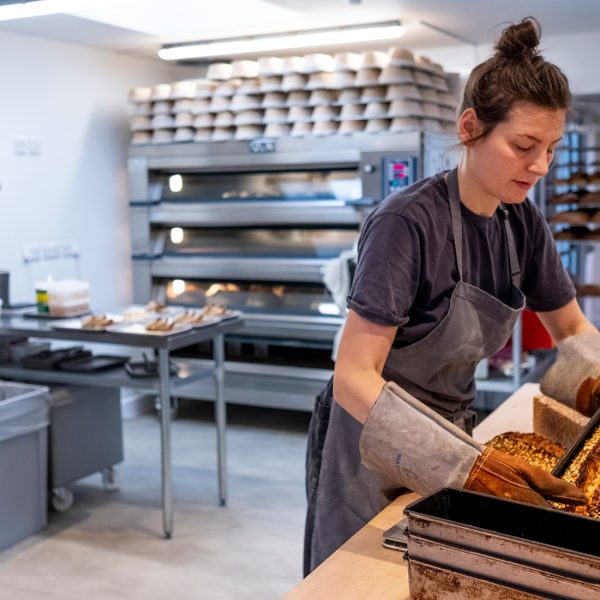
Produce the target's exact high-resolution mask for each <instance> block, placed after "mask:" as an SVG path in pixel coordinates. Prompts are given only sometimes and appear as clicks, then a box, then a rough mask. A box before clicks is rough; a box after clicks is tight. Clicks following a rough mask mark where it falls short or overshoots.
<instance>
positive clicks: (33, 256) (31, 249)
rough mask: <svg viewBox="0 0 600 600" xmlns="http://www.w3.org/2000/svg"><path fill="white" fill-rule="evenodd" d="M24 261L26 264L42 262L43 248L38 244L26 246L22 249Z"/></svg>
mask: <svg viewBox="0 0 600 600" xmlns="http://www.w3.org/2000/svg"><path fill="white" fill-rule="evenodd" d="M21 253H22V255H23V260H24V261H25V262H26V263H30V262H37V261H39V260H42V252H41V248H40V247H39V246H38V245H37V244H25V245H23V246H22V247H21Z"/></svg>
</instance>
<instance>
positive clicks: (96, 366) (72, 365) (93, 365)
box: [58, 354, 129, 373]
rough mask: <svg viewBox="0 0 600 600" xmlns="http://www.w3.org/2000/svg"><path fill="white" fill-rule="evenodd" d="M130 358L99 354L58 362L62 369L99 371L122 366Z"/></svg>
mask: <svg viewBox="0 0 600 600" xmlns="http://www.w3.org/2000/svg"><path fill="white" fill-rule="evenodd" d="M128 360H129V356H111V355H108V354H98V355H97V356H85V357H80V358H72V359H69V360H63V361H61V362H60V363H58V368H59V369H60V370H61V371H69V372H72V373H98V372H100V371H107V370H108V369H116V368H118V367H122V366H123V365H124V364H125V363H126V362H127V361H128Z"/></svg>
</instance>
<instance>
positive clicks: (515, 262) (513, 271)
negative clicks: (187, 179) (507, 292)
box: [499, 204, 521, 288]
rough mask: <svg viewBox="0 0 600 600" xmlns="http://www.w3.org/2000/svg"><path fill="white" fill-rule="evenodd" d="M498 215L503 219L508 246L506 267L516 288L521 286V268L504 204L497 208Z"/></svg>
mask: <svg viewBox="0 0 600 600" xmlns="http://www.w3.org/2000/svg"><path fill="white" fill-rule="evenodd" d="M499 209H500V213H501V214H502V216H503V217H504V232H505V233H506V243H507V245H508V266H509V267H510V277H511V279H512V283H513V285H514V286H515V287H516V288H519V287H520V285H521V267H520V265H519V259H518V258H517V246H516V244H515V238H514V236H513V232H512V228H511V226H510V223H509V221H508V209H507V208H506V206H504V204H500V206H499Z"/></svg>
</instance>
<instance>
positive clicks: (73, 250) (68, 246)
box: [62, 240, 79, 258]
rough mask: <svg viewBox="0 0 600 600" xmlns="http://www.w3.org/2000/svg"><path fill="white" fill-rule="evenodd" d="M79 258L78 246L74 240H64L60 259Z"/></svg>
mask: <svg viewBox="0 0 600 600" xmlns="http://www.w3.org/2000/svg"><path fill="white" fill-rule="evenodd" d="M78 256H79V244H78V243H77V241H76V240H64V241H63V242H62V257H63V258H77V257H78Z"/></svg>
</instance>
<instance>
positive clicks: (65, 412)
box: [48, 385, 123, 511]
mask: <svg viewBox="0 0 600 600" xmlns="http://www.w3.org/2000/svg"><path fill="white" fill-rule="evenodd" d="M49 432H50V443H49V480H48V483H49V489H50V490H51V501H52V505H53V507H54V508H55V509H56V510H61V511H62V510H67V509H68V508H70V506H71V504H72V503H73V494H72V492H71V491H70V490H68V489H67V488H66V487H65V486H66V485H68V484H70V483H72V482H74V481H76V480H77V479H81V478H82V477H87V476H88V475H91V474H93V473H96V472H100V473H101V474H102V482H103V484H104V487H105V488H106V489H107V490H113V489H116V488H117V483H116V480H115V478H114V477H115V474H114V471H113V466H114V465H116V464H117V463H120V462H121V461H122V460H123V424H122V419H121V394H120V390H119V389H118V388H116V389H112V388H98V387H88V386H75V385H68V386H60V387H52V388H51V392H50V430H49Z"/></svg>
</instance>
